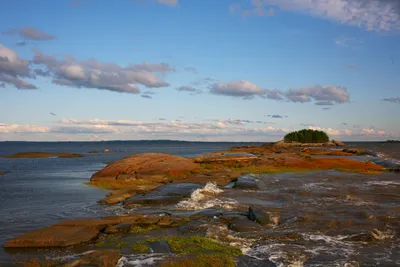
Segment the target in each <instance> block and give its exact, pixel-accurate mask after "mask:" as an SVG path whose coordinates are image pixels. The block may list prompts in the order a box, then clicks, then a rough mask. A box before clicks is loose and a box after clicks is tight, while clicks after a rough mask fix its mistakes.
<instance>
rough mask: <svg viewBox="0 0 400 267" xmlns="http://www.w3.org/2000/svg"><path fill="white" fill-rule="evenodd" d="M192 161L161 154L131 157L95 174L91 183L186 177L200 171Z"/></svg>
mask: <svg viewBox="0 0 400 267" xmlns="http://www.w3.org/2000/svg"><path fill="white" fill-rule="evenodd" d="M198 168H199V165H198V164H196V163H194V162H193V160H192V159H188V158H183V157H179V156H174V155H168V154H161V153H146V154H138V155H133V156H129V157H127V158H124V159H122V160H119V161H116V162H113V163H111V164H110V165H108V166H107V167H105V168H104V169H102V170H100V171H98V172H97V173H95V174H94V175H93V176H92V178H91V179H90V180H91V181H114V180H121V179H123V180H135V179H138V178H145V177H148V176H156V177H159V176H160V175H164V176H167V175H168V176H175V175H185V174H187V173H188V172H189V171H192V170H195V169H198Z"/></svg>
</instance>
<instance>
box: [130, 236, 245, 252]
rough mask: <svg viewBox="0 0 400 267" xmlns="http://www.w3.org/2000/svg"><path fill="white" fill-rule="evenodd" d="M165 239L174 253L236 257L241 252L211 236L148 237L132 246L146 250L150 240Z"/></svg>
mask: <svg viewBox="0 0 400 267" xmlns="http://www.w3.org/2000/svg"><path fill="white" fill-rule="evenodd" d="M158 241H166V242H168V244H169V245H170V246H171V248H172V250H173V251H174V253H176V254H199V253H213V254H215V253H217V254H221V255H226V256H230V257H236V256H239V255H241V254H242V252H241V251H240V249H238V248H236V247H232V246H229V245H224V244H222V243H220V242H218V241H215V240H213V239H211V238H207V237H202V236H187V237H181V236H168V237H161V238H149V239H147V240H146V241H142V242H138V243H136V244H135V245H134V246H133V247H132V248H133V250H136V251H140V252H142V251H148V244H149V243H152V242H158Z"/></svg>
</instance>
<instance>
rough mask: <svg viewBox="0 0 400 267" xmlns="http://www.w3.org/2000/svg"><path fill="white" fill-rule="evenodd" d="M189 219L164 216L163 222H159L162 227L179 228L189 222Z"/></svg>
mask: <svg viewBox="0 0 400 267" xmlns="http://www.w3.org/2000/svg"><path fill="white" fill-rule="evenodd" d="M189 221H190V219H189V218H179V217H173V216H163V217H162V218H161V220H159V221H158V222H157V225H158V226H160V227H177V226H179V225H181V224H182V223H184V222H189Z"/></svg>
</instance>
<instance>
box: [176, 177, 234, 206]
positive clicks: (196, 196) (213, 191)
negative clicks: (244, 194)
mask: <svg viewBox="0 0 400 267" xmlns="http://www.w3.org/2000/svg"><path fill="white" fill-rule="evenodd" d="M223 192H224V190H222V189H220V188H218V186H217V185H216V184H215V183H207V184H206V186H205V187H204V188H199V189H196V190H195V191H194V192H193V193H192V194H191V196H190V198H189V199H188V200H182V201H181V202H179V203H178V204H177V205H176V208H177V209H180V210H201V209H208V208H212V207H221V208H224V209H227V210H231V209H232V208H233V207H234V206H235V205H236V204H237V201H235V200H233V199H229V198H224V199H218V198H217V195H218V194H221V193H223Z"/></svg>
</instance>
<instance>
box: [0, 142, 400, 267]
mask: <svg viewBox="0 0 400 267" xmlns="http://www.w3.org/2000/svg"><path fill="white" fill-rule="evenodd" d="M236 145H241V144H232V143H231V144H229V143H211V144H210V143H205V144H204V143H180V142H177V143H176V142H166V143H163V142H154V143H151V142H150V143H149V142H144V143H140V142H116V143H108V142H107V143H106V142H104V143H103V142H101V143H0V156H4V155H10V154H14V153H18V152H25V151H46V152H73V153H86V154H85V157H83V158H69V159H58V158H52V159H5V158H0V170H5V171H9V173H7V174H5V175H1V176H0V186H1V189H2V190H1V194H0V203H1V204H0V205H1V209H0V244H1V245H3V244H4V243H5V241H6V240H8V239H9V238H11V237H13V236H16V235H18V234H21V233H24V232H27V231H29V230H32V229H37V228H41V227H44V226H47V225H50V224H52V223H55V222H58V221H61V220H65V219H70V218H79V217H101V216H103V215H105V214H116V213H126V212H139V213H140V212H143V213H169V214H174V215H179V216H185V217H189V216H200V214H202V215H203V217H202V216H200V217H201V218H204V219H202V220H201V222H199V223H201V224H203V229H205V230H204V231H205V233H206V235H207V236H210V237H212V238H216V239H219V240H221V241H223V242H228V243H231V244H232V245H236V246H238V247H240V248H242V251H243V252H244V253H245V255H246V256H244V257H241V258H240V260H239V262H238V265H239V266H269V265H266V264H267V263H268V264H269V263H270V262H271V261H272V262H273V263H275V264H276V265H277V266H303V265H304V266H345V264H348V265H347V266H376V265H380V266H396V265H400V245H399V244H400V242H399V234H400V223H399V222H400V174H399V173H384V174H380V175H362V174H349V173H340V172H335V171H320V172H310V173H302V174H293V173H286V174H277V175H249V176H248V178H249V179H252V180H254V181H255V182H256V183H257V185H258V189H257V190H241V189H235V188H231V186H227V187H225V188H217V187H216V186H214V185H212V184H208V185H207V186H205V187H204V186H203V187H201V188H199V187H198V186H192V185H180V187H183V188H186V189H187V188H191V189H192V190H191V191H190V192H191V195H190V194H188V195H187V198H186V199H184V200H182V201H180V202H179V203H177V204H170V205H166V206H162V207H157V206H156V207H154V206H140V205H138V206H136V207H131V208H124V207H123V206H121V205H116V206H113V207H104V206H100V205H98V204H97V201H98V200H99V199H101V198H103V197H104V195H105V194H106V192H107V191H105V190H100V189H96V188H92V187H89V186H86V185H84V184H83V183H84V182H85V181H88V180H89V178H90V176H91V175H92V174H93V173H94V172H95V171H97V170H99V169H101V168H103V167H104V166H105V164H106V162H110V161H114V160H117V159H120V158H123V157H125V156H128V155H131V154H134V153H142V152H164V153H171V154H176V155H181V156H190V157H194V156H198V155H200V154H203V153H208V152H212V151H215V150H223V149H227V148H229V147H231V146H236ZM245 145H247V144H245ZM356 145H359V144H356ZM391 145H392V146H393V145H398V144H391ZM372 146H373V145H371V147H372ZM375 147H380V144H377V145H375ZM106 148H107V149H110V150H111V153H98V154H87V153H88V152H89V151H103V150H104V149H106ZM389 151H392V150H390V149H389ZM379 152H382V151H379ZM389 153H390V152H389ZM395 154H396V153H395ZM386 157H387V156H386ZM360 159H361V158H360ZM361 160H364V158H362V159H361ZM163 190H164V191H162V190H161V191H160V192H161V193H160V194H164V193H166V192H167V193H171V192H172V193H174V188H164V189H163ZM153 194H155V195H156V194H158V193H157V192H154V193H153ZM250 205H260V206H262V207H264V208H266V209H268V210H269V211H270V213H271V216H279V217H280V224H279V225H278V226H274V227H271V226H268V227H265V228H264V230H263V231H261V232H258V233H236V232H233V231H231V230H229V229H228V227H227V226H226V224H224V223H221V222H220V217H221V216H223V215H226V214H229V213H231V214H233V213H235V212H236V213H237V212H245V211H247V210H248V207H249V206H250ZM196 223H197V222H195V224H196ZM200 228H201V227H200ZM374 229H378V230H379V232H374V233H375V238H374V239H372V240H368V241H366V238H365V237H367V236H371V234H370V232H371V231H374ZM171 231H175V230H171ZM155 234H157V233H155ZM171 234H173V233H171ZM287 236H292V237H293V236H295V237H296V238H295V239H293V238H292V239H290V238H289V239H288V238H285V237H287ZM85 249H87V248H85ZM85 249H83V248H82V251H81V252H83V251H85ZM71 253H72V252H71ZM74 253H76V252H74ZM64 254H65V253H64ZM67 254H68V253H67ZM12 256H13V255H9V254H7V253H5V252H2V253H0V264H1V263H7V262H10V261H11V258H12ZM162 258H163V255H147V256H145V255H132V254H130V253H125V254H124V257H123V258H122V259H121V261H120V264H119V266H140V264H142V265H143V264H150V263H151V264H156V263H157V262H159V261H160V259H162ZM267 261H268V262H267ZM263 264H264V265H263Z"/></svg>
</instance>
